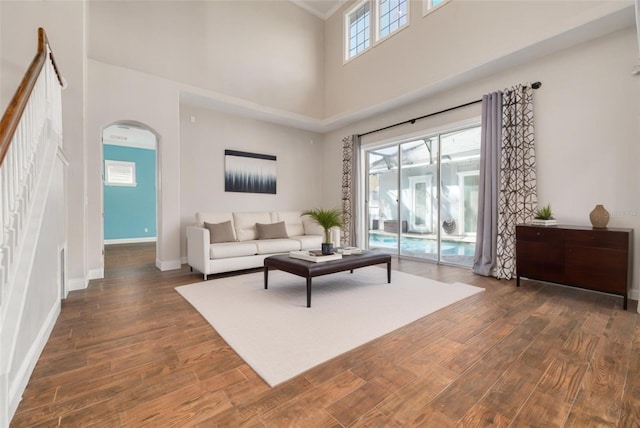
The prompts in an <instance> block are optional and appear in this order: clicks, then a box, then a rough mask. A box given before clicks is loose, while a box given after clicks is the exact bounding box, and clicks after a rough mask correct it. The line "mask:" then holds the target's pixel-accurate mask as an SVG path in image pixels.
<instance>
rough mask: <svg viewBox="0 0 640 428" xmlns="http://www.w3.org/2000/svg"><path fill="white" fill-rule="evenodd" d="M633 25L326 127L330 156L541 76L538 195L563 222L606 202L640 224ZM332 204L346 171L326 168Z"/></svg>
mask: <svg viewBox="0 0 640 428" xmlns="http://www.w3.org/2000/svg"><path fill="white" fill-rule="evenodd" d="M636 59H637V41H636V39H635V28H633V27H628V28H627V29H625V30H621V31H618V32H615V33H613V34H610V35H607V36H604V37H601V38H599V39H596V40H594V41H592V42H587V43H583V44H581V45H578V46H576V47H574V48H570V49H566V50H564V51H561V52H558V53H555V54H552V55H549V56H546V57H543V58H541V59H539V60H535V61H532V62H530V63H526V64H523V65H520V66H517V67H513V68H510V69H508V70H506V71H503V72H500V73H497V74H495V75H492V76H490V77H487V78H483V79H479V80H476V81H474V82H471V83H468V84H465V85H460V86H459V87H457V88H455V89H453V90H450V91H447V92H446V93H444V94H441V95H437V96H433V97H430V98H426V99H423V100H421V101H419V102H416V103H414V104H412V105H410V106H407V107H404V108H400V109H397V110H395V111H393V112H392V113H389V114H384V115H380V116H377V117H374V118H371V119H368V120H364V121H361V122H358V123H355V124H353V125H350V126H348V127H345V128H342V129H340V130H337V131H334V132H331V133H328V134H326V135H325V146H326V150H325V165H335V164H336V163H337V162H339V161H340V159H341V156H342V151H341V140H342V138H343V137H344V136H346V135H350V134H353V133H364V132H367V131H370V130H373V129H376V128H379V127H382V126H385V125H390V124H392V123H396V122H398V121H402V120H407V119H410V118H412V117H417V116H421V115H423V114H427V113H431V112H435V111H439V110H442V109H444V108H447V107H453V106H456V105H459V104H462V103H465V102H468V101H472V100H476V99H480V98H481V97H482V95H483V94H486V93H489V92H493V91H495V90H501V89H503V88H507V87H510V86H513V85H515V84H517V83H521V82H522V83H526V82H531V81H536V80H539V81H541V82H542V88H540V89H538V90H537V91H535V92H534V106H535V107H534V110H535V129H536V148H537V165H536V167H537V177H538V200H539V202H540V203H542V204H546V203H551V205H552V208H553V210H554V213H555V216H556V218H558V220H559V221H560V222H561V223H565V224H579V225H590V223H589V212H590V211H591V210H592V209H593V208H594V206H595V205H596V204H603V205H604V206H605V208H607V209H608V210H609V212H610V213H611V214H612V218H611V221H610V223H609V227H624V228H633V229H634V230H635V234H636V238H637V234H638V233H640V194H639V193H638V192H637V191H636V190H635V189H636V187H637V184H638V183H640V169H639V168H637V163H638V159H640V146H639V145H638V141H640V125H639V124H640V77H639V76H632V75H631V67H632V66H633V65H634V63H635V61H636ZM479 114H480V107H479V106H478V105H476V106H473V107H468V108H465V109H460V110H456V111H454V112H451V113H447V114H443V115H439V116H436V117H434V118H430V119H426V120H423V121H418V122H416V123H415V124H414V125H405V126H402V127H398V128H394V129H393V130H389V131H386V132H383V133H378V134H373V135H371V136H367V137H364V139H363V143H364V144H375V143H376V142H379V141H384V140H389V139H391V140H393V139H394V137H398V136H401V135H408V134H412V133H415V132H419V131H420V130H423V131H424V132H427V131H428V130H430V129H436V128H439V127H441V126H443V124H445V123H447V122H451V123H453V122H456V121H459V120H463V119H468V118H472V117H475V116H478V115H479ZM325 189H326V195H325V204H335V203H339V201H340V181H339V179H338V177H335V176H331V175H329V176H327V179H326V181H325ZM634 242H635V244H634V246H635V248H634V251H635V254H636V256H635V257H634V261H633V263H634V266H633V269H634V272H635V274H634V279H633V290H632V294H631V296H632V298H634V299H638V298H639V297H640V280H639V278H640V274H639V272H640V258H639V257H637V254H640V240H639V239H635V241H634Z"/></svg>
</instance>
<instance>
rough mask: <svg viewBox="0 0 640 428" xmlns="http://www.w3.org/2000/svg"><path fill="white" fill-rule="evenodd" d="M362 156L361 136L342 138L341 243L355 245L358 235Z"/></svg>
mask: <svg viewBox="0 0 640 428" xmlns="http://www.w3.org/2000/svg"><path fill="white" fill-rule="evenodd" d="M359 157H360V137H359V136H358V135H350V136H348V137H345V138H343V139H342V212H343V219H344V226H343V227H342V234H341V239H340V240H341V245H342V246H343V247H344V246H355V245H356V244H357V236H356V230H357V229H356V213H357V212H358V210H357V207H356V189H357V188H358V187H357V180H358V165H359V161H358V159H359Z"/></svg>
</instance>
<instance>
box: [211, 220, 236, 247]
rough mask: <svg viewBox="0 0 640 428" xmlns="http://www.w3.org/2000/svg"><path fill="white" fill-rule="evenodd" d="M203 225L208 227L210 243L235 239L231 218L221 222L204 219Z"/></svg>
mask: <svg viewBox="0 0 640 428" xmlns="http://www.w3.org/2000/svg"><path fill="white" fill-rule="evenodd" d="M204 227H205V228H206V229H209V237H210V238H209V242H211V243H212V244H215V243H217V242H234V241H235V240H236V237H235V234H234V233H233V226H232V225H231V220H227V221H225V222H222V223H207V222H206V221H205V222H204Z"/></svg>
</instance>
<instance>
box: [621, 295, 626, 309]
mask: <svg viewBox="0 0 640 428" xmlns="http://www.w3.org/2000/svg"><path fill="white" fill-rule="evenodd" d="M622 297H623V298H624V302H623V303H622V307H623V308H624V310H625V311H626V310H627V295H626V294H625V295H624V296H622Z"/></svg>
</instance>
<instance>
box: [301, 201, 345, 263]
mask: <svg viewBox="0 0 640 428" xmlns="http://www.w3.org/2000/svg"><path fill="white" fill-rule="evenodd" d="M301 215H308V216H309V217H311V218H312V219H313V221H315V222H316V223H318V225H320V227H322V228H323V229H324V241H323V242H322V254H333V242H331V228H333V227H342V210H339V209H337V208H332V209H321V208H314V209H312V210H307V211H304V212H303V213H302V214H301Z"/></svg>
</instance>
